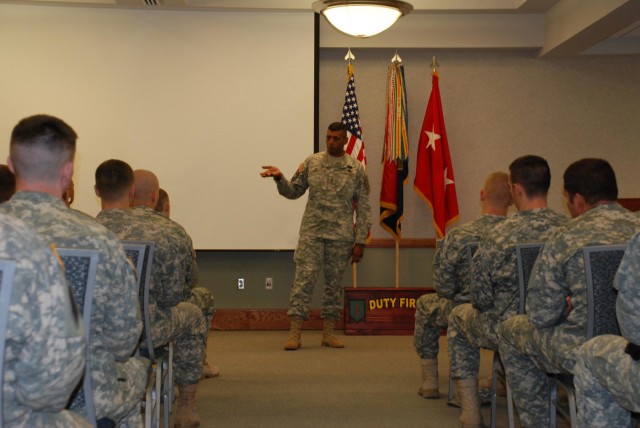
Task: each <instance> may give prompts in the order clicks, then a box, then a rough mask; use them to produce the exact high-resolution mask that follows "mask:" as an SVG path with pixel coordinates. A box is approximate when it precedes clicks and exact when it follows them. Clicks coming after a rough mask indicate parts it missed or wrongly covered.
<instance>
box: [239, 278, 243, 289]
mask: <svg viewBox="0 0 640 428" xmlns="http://www.w3.org/2000/svg"><path fill="white" fill-rule="evenodd" d="M238 290H244V278H238Z"/></svg>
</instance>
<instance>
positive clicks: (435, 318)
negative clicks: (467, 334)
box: [413, 293, 453, 359]
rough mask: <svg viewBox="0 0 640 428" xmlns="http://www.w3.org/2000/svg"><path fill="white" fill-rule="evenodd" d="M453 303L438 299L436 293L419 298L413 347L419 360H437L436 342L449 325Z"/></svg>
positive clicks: (438, 347)
mask: <svg viewBox="0 0 640 428" xmlns="http://www.w3.org/2000/svg"><path fill="white" fill-rule="evenodd" d="M452 308H453V301H451V300H449V299H443V298H441V297H438V295H437V294H436V293H430V294H425V295H423V296H420V298H419V299H418V301H417V302H416V314H415V317H416V324H415V329H414V332H413V345H414V346H415V348H416V352H417V353H418V355H419V356H420V358H423V359H424V358H428V359H432V358H438V351H439V350H440V346H439V343H438V340H439V338H440V334H441V333H442V329H443V328H447V325H448V324H449V322H448V320H449V313H450V312H451V309H452Z"/></svg>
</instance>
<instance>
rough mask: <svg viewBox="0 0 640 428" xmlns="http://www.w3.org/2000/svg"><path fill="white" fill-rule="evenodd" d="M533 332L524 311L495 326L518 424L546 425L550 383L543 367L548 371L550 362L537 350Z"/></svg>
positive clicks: (523, 425) (550, 365)
mask: <svg viewBox="0 0 640 428" xmlns="http://www.w3.org/2000/svg"><path fill="white" fill-rule="evenodd" d="M533 336H534V328H533V326H532V325H531V324H530V323H529V318H528V317H527V316H526V315H516V316H513V317H511V318H509V319H507V320H505V321H503V322H502V323H501V324H500V327H499V328H498V337H499V343H500V358H501V359H502V363H503V364H504V370H505V373H506V375H507V381H508V383H509V385H510V386H511V390H512V392H513V401H514V403H515V405H516V408H517V409H518V415H519V416H520V423H521V425H522V427H548V426H549V399H550V396H549V387H550V384H549V377H548V376H547V373H546V371H545V370H544V369H543V367H544V366H547V367H549V370H550V371H551V367H552V366H553V364H551V362H550V361H549V360H548V359H547V358H546V357H545V356H544V355H543V354H542V353H541V352H540V351H539V349H538V345H537V344H536V343H535V341H534V337H533ZM553 371H555V372H557V370H553Z"/></svg>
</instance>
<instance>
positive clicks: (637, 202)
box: [618, 198, 640, 211]
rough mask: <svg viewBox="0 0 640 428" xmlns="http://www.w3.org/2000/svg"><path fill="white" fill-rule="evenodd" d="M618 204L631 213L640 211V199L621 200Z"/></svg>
mask: <svg viewBox="0 0 640 428" xmlns="http://www.w3.org/2000/svg"><path fill="white" fill-rule="evenodd" d="M618 203H619V204H620V205H622V206H623V207H625V208H626V209H628V210H629V211H640V198H619V199H618Z"/></svg>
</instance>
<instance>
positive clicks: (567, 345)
mask: <svg viewBox="0 0 640 428" xmlns="http://www.w3.org/2000/svg"><path fill="white" fill-rule="evenodd" d="M639 230H640V219H639V218H638V217H637V216H635V215H634V214H632V213H631V212H629V211H627V210H626V209H625V208H623V207H621V206H620V205H618V204H616V203H613V204H603V205H599V206H596V207H594V208H592V209H591V210H589V211H587V212H586V213H584V214H582V215H580V216H578V217H576V218H574V219H573V220H571V221H570V222H569V223H567V224H566V225H565V226H564V227H562V228H559V229H558V230H556V231H555V233H554V234H553V235H552V236H551V237H550V238H549V240H548V241H547V242H546V244H545V246H544V248H543V249H542V252H541V253H540V256H539V258H538V261H537V262H536V264H535V266H534V268H533V271H532V273H531V278H530V281H529V288H528V295H527V304H526V310H527V315H524V316H518V317H514V318H512V319H510V320H507V321H505V322H504V323H503V324H502V325H501V327H500V331H499V335H500V356H501V357H502V361H503V363H504V365H505V370H506V373H507V377H508V379H509V382H510V384H511V386H512V389H513V397H514V402H515V404H516V407H517V408H518V413H519V415H520V419H521V420H522V421H523V425H524V426H543V425H545V424H548V421H549V418H548V415H549V388H548V378H547V373H561V372H566V373H573V369H574V365H575V351H576V347H577V346H579V345H581V344H582V343H583V342H584V341H585V334H586V330H587V295H586V280H585V272H584V260H583V256H582V248H583V247H585V246H590V245H609V244H626V243H627V242H628V241H629V240H630V239H631V238H632V237H633V236H634V235H635V234H636V233H637V232H638V231H639ZM567 296H570V299H571V308H572V309H571V310H570V307H569V305H568V303H567V300H566V298H567Z"/></svg>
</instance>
